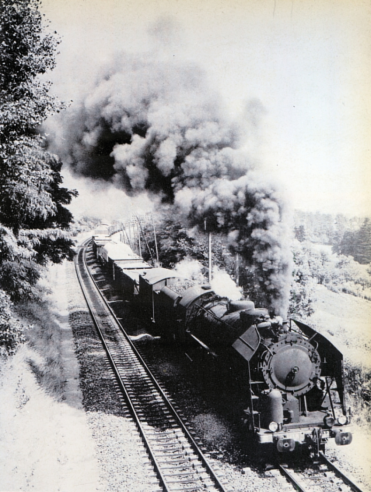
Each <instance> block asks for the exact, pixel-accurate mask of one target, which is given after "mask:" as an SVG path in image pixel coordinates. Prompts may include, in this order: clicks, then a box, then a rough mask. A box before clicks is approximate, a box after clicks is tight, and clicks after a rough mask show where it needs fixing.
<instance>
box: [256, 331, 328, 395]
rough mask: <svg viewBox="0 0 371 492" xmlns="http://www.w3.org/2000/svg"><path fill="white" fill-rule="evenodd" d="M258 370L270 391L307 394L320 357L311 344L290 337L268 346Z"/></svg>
mask: <svg viewBox="0 0 371 492" xmlns="http://www.w3.org/2000/svg"><path fill="white" fill-rule="evenodd" d="M262 369H263V377H264V380H265V382H266V383H267V385H268V386H269V387H270V388H279V389H281V390H283V391H290V392H291V393H292V394H294V395H295V396H299V395H304V394H305V393H308V391H309V390H310V389H312V388H313V386H314V384H315V377H319V376H320V373H321V358H320V356H319V354H318V352H317V350H316V349H315V348H314V347H313V345H311V344H310V343H309V342H308V341H306V340H305V339H304V338H303V337H301V336H300V335H297V334H294V335H292V336H287V337H285V338H284V339H283V340H281V341H279V342H277V343H274V344H272V345H270V346H269V350H268V351H267V352H266V353H265V356H264V359H263V368H262Z"/></svg>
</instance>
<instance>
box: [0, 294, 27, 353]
mask: <svg viewBox="0 0 371 492" xmlns="http://www.w3.org/2000/svg"><path fill="white" fill-rule="evenodd" d="M12 305H13V303H12V302H11V300H10V298H9V296H8V295H7V294H6V293H5V292H4V291H3V290H0V356H3V357H6V356H8V355H13V354H14V353H15V352H16V350H17V348H18V346H19V344H21V343H23V342H24V341H25V337H24V326H23V325H22V324H21V323H20V322H19V321H18V320H16V319H15V318H14V316H13V313H12Z"/></svg>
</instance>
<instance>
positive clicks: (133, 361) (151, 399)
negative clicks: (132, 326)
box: [75, 241, 225, 492]
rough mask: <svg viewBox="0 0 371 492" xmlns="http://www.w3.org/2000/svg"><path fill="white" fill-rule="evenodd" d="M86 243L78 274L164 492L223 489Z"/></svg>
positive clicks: (79, 257) (77, 257) (81, 248)
mask: <svg viewBox="0 0 371 492" xmlns="http://www.w3.org/2000/svg"><path fill="white" fill-rule="evenodd" d="M88 243H89V241H86V242H85V243H84V244H83V245H82V246H81V247H80V248H79V251H78V254H77V256H76V260H75V266H76V272H77V277H78V279H79V282H80V285H81V289H82V291H83V294H84V297H85V299H86V302H87V305H88V307H89V310H90V312H91V315H92V317H93V320H94V323H95V325H96V328H97V331H98V334H99V336H100V338H101V340H102V343H103V346H104V348H105V350H106V351H107V355H108V357H109V360H110V363H111V365H112V368H113V370H114V372H115V375H116V378H117V382H118V390H119V391H120V392H121V393H122V394H123V396H124V398H125V400H126V403H127V405H128V406H129V408H130V411H131V414H132V417H133V419H134V420H135V422H136V425H137V427H138V429H139V432H140V434H141V436H142V440H143V443H144V445H145V447H146V449H147V452H148V454H149V456H150V458H151V460H152V463H153V466H154V469H155V471H156V473H157V476H158V479H159V490H164V491H169V492H171V491H192V492H196V491H201V490H208V491H210V492H214V491H224V490H225V489H224V488H223V485H222V484H221V483H220V481H219V480H218V478H217V476H216V475H215V473H214V472H213V470H212V469H211V467H210V465H209V464H208V462H207V460H206V458H205V457H204V456H203V454H202V452H201V450H200V449H199V447H198V446H197V444H196V442H195V441H194V439H193V438H192V436H191V435H190V433H189V432H188V430H187V429H186V427H185V425H184V424H183V422H182V421H181V419H180V417H179V416H178V414H177V412H176V411H175V409H174V408H173V406H172V404H171V403H170V401H169V400H168V398H167V396H166V394H165V393H164V391H163V390H162V389H161V387H160V386H159V384H158V383H157V381H156V380H155V378H154V377H153V375H152V374H151V372H150V370H149V369H148V367H147V366H146V364H145V362H144V361H143V359H142V357H141V356H140V354H139V353H138V351H137V350H136V348H135V346H134V345H133V343H132V342H131V340H130V339H129V337H128V336H127V335H126V333H125V331H124V330H123V328H122V326H121V324H120V322H119V321H118V319H117V318H116V316H115V315H114V313H113V311H112V310H111V308H110V307H109V305H108V304H107V302H106V301H105V299H104V297H103V296H102V294H101V293H100V291H99V290H98V288H97V286H96V284H95V281H94V279H93V277H92V276H91V274H90V271H89V269H88V266H87V264H86V249H87V246H88Z"/></svg>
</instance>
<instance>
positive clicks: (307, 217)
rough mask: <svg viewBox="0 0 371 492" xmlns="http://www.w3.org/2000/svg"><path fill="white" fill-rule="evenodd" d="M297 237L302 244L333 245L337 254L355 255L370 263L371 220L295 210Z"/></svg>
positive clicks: (362, 261) (358, 259) (356, 257)
mask: <svg viewBox="0 0 371 492" xmlns="http://www.w3.org/2000/svg"><path fill="white" fill-rule="evenodd" d="M294 232H295V237H296V238H297V239H298V240H299V241H300V242H303V241H306V240H309V241H311V242H314V243H320V244H327V245H330V246H332V250H333V252H334V253H338V254H342V255H348V256H352V257H353V258H354V260H355V261H357V262H358V263H361V264H367V263H370V262H371V220H370V219H369V218H361V217H352V218H348V217H346V216H345V215H342V214H337V215H332V214H322V213H320V212H302V211H299V210H296V211H295V215H294Z"/></svg>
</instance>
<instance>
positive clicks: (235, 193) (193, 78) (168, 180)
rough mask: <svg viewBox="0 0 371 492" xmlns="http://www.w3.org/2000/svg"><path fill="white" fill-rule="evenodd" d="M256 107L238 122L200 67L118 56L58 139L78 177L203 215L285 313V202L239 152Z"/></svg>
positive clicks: (62, 125) (192, 217) (194, 218)
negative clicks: (222, 235)
mask: <svg viewBox="0 0 371 492" xmlns="http://www.w3.org/2000/svg"><path fill="white" fill-rule="evenodd" d="M253 106H254V107H255V106H256V105H253ZM258 106H259V105H258ZM250 113H251V112H250ZM255 113H256V112H253V114H252V116H251V118H252V121H251V122H239V123H238V124H237V123H235V122H233V121H231V120H230V119H229V118H228V117H227V116H226V111H225V108H224V107H223V104H222V102H221V100H220V97H219V96H218V94H216V93H215V92H214V91H213V90H212V89H211V88H210V86H209V85H208V83H207V81H206V77H205V76H204V74H203V72H202V71H201V70H200V69H198V68H197V67H195V66H194V65H184V64H183V65H180V64H177V63H175V62H154V61H151V60H149V59H146V58H145V57H144V56H143V57H142V58H141V57H138V56H135V57H131V56H128V55H121V56H120V57H118V58H116V59H115V62H114V63H113V64H112V65H110V66H108V67H106V69H105V70H103V71H102V72H101V74H100V76H99V77H98V78H97V81H96V85H95V86H94V88H93V89H92V90H86V93H83V94H82V95H81V99H80V100H79V101H77V102H75V103H74V104H73V105H72V106H71V108H70V109H69V110H68V111H67V112H66V114H65V116H64V117H63V119H62V120H61V121H60V122H59V127H58V132H57V133H56V134H55V137H54V139H53V141H52V142H51V147H52V149H53V150H54V151H55V152H56V153H58V154H59V155H60V157H61V158H62V159H63V161H64V162H65V163H66V164H68V165H69V166H70V167H71V168H72V169H73V170H74V172H76V173H78V174H80V175H84V176H87V177H89V178H96V179H100V180H105V181H107V182H110V183H114V184H115V185H116V186H117V187H120V188H122V189H124V190H125V191H126V192H127V193H128V194H132V195H133V194H138V193H147V194H148V193H149V194H154V195H156V196H157V197H160V198H161V201H162V202H163V203H166V204H167V205H168V204H172V205H173V209H174V214H175V213H176V214H178V216H179V219H180V220H184V221H186V222H187V223H188V224H190V225H192V226H194V225H198V226H199V227H200V229H202V228H203V224H204V220H205V218H206V219H207V224H208V228H209V229H210V230H214V231H218V232H223V233H224V234H225V236H226V237H227V238H228V241H229V244H230V247H231V249H232V250H233V251H235V252H238V253H239V254H240V255H241V256H242V257H243V258H244V260H245V263H246V264H247V265H250V266H251V267H252V268H255V269H256V270H257V272H258V275H259V280H260V283H261V286H262V288H263V290H264V292H265V293H266V296H267V300H268V302H269V304H270V308H271V309H272V310H273V311H275V312H276V313H277V314H281V315H283V316H285V315H286V312H287V305H288V293H289V287H290V273H291V268H290V261H291V260H290V251H289V247H288V232H287V231H288V224H287V220H286V219H287V214H286V212H287V210H286V208H285V204H284V201H283V200H282V198H281V196H280V192H279V190H278V189H276V187H275V186H274V185H273V184H272V183H270V182H269V179H267V177H266V176H263V175H262V174H259V172H258V170H257V169H256V165H255V164H254V159H252V158H251V156H250V157H249V156H248V155H247V154H246V153H244V152H243V151H242V150H241V146H242V144H243V143H244V141H245V139H246V138H248V137H249V135H246V130H248V128H249V124H250V128H251V127H252V126H255V125H256V124H257V122H256V115H255ZM247 123H249V124H247ZM247 133H248V132H247Z"/></svg>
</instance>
